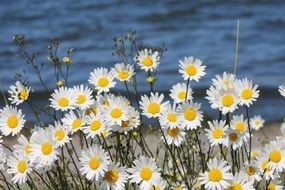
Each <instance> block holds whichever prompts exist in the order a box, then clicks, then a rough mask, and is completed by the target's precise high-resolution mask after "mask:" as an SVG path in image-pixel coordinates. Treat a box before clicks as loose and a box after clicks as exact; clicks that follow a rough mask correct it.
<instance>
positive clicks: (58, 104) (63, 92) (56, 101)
mask: <svg viewBox="0 0 285 190" xmlns="http://www.w3.org/2000/svg"><path fill="white" fill-rule="evenodd" d="M49 101H50V104H51V105H50V106H51V107H52V108H53V109H55V110H61V111H67V110H71V109H74V108H75V102H76V99H75V96H74V90H73V89H71V88H67V87H60V88H58V89H55V90H54V92H53V93H52V94H51V98H50V99H49Z"/></svg>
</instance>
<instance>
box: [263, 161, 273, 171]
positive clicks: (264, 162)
mask: <svg viewBox="0 0 285 190" xmlns="http://www.w3.org/2000/svg"><path fill="white" fill-rule="evenodd" d="M261 169H262V170H265V171H267V172H269V171H271V169H270V168H269V167H268V161H267V160H263V161H262V162H261Z"/></svg>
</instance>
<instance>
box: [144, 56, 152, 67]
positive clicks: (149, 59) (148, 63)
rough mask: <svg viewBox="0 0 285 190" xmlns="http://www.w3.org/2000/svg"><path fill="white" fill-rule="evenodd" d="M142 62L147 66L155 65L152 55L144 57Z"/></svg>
mask: <svg viewBox="0 0 285 190" xmlns="http://www.w3.org/2000/svg"><path fill="white" fill-rule="evenodd" d="M142 64H143V65H144V66H146V67H151V66H152V65H153V60H152V58H151V57H150V56H147V57H146V58H144V59H143V61H142Z"/></svg>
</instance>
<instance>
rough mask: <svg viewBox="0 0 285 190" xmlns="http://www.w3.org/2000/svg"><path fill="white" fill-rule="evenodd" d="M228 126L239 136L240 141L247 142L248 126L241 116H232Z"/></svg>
mask: <svg viewBox="0 0 285 190" xmlns="http://www.w3.org/2000/svg"><path fill="white" fill-rule="evenodd" d="M230 126H231V128H232V129H233V130H235V131H237V132H238V133H240V134H241V137H242V140H243V141H244V142H247V140H248V138H249V132H248V125H247V121H246V120H244V118H243V115H240V116H238V115H234V116H233V118H232V120H231V124H230Z"/></svg>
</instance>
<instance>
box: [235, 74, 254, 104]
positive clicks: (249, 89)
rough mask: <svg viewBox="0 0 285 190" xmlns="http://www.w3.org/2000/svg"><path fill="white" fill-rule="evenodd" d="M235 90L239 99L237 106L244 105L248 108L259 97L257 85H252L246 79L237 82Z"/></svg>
mask: <svg viewBox="0 0 285 190" xmlns="http://www.w3.org/2000/svg"><path fill="white" fill-rule="evenodd" d="M235 88H236V89H238V94H239V97H240V102H239V104H240V105H241V106H243V105H246V106H247V107H249V106H250V105H251V104H252V103H253V102H254V101H256V99H257V98H258V97H259V90H257V88H258V85H253V84H252V81H251V80H248V79H247V78H245V79H242V80H237V82H236V83H235Z"/></svg>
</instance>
